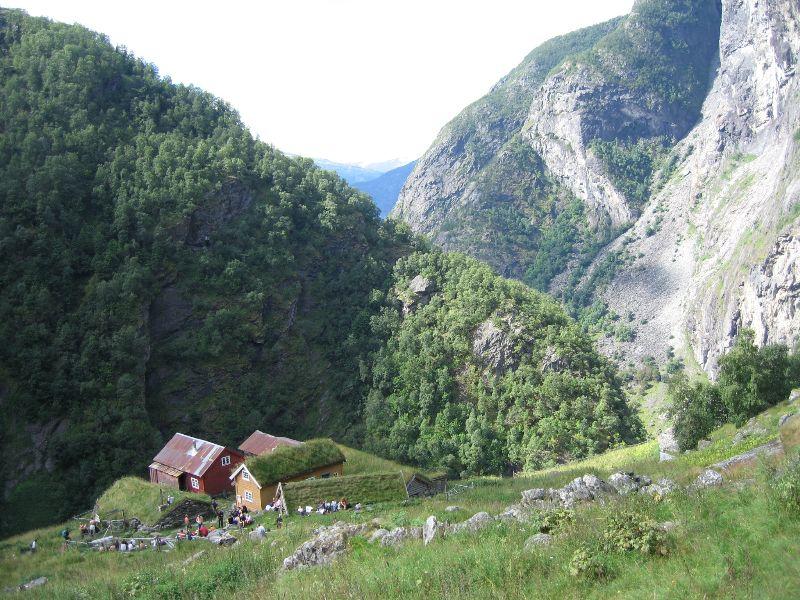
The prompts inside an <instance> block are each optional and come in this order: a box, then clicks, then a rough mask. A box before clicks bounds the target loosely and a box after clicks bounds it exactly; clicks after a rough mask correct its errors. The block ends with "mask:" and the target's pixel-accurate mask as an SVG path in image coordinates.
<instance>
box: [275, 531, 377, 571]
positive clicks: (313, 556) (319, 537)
mask: <svg viewBox="0 0 800 600" xmlns="http://www.w3.org/2000/svg"><path fill="white" fill-rule="evenodd" d="M368 529H369V525H365V524H359V525H354V524H350V523H342V522H337V523H334V524H333V525H331V526H329V527H320V528H319V529H317V530H315V536H314V537H313V538H311V539H310V540H308V541H307V542H304V543H303V544H302V545H301V546H300V547H299V548H297V550H295V551H294V552H293V553H292V554H291V555H289V556H287V557H286V558H285V559H283V568H284V569H285V570H287V571H289V570H292V569H299V568H305V567H313V566H320V565H329V564H331V563H332V562H333V561H334V559H336V558H337V557H338V556H340V555H342V554H344V553H345V552H346V551H347V540H348V539H349V538H351V537H352V536H354V535H359V534H362V533H364V532H365V531H366V530H368Z"/></svg>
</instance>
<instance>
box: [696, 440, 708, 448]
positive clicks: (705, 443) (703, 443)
mask: <svg viewBox="0 0 800 600" xmlns="http://www.w3.org/2000/svg"><path fill="white" fill-rule="evenodd" d="M709 446H711V440H700V441H699V442H697V449H698V450H705V449H706V448H708V447H709Z"/></svg>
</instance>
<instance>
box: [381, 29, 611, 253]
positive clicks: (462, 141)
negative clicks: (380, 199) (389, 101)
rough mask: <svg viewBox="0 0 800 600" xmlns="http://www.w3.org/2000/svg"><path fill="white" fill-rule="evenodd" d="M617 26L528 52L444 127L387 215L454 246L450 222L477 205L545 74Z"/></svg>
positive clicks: (577, 34)
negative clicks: (493, 166)
mask: <svg viewBox="0 0 800 600" xmlns="http://www.w3.org/2000/svg"><path fill="white" fill-rule="evenodd" d="M619 23H620V20H619V19H615V20H613V21H609V22H607V23H603V24H601V25H597V26H595V27H590V28H587V29H583V30H580V31H577V32H574V33H571V34H569V35H565V36H562V37H559V38H555V39H553V40H551V41H549V42H547V43H545V44H543V45H542V46H540V47H539V48H537V49H535V50H534V51H533V52H531V53H530V54H529V55H528V56H527V57H526V58H525V60H524V61H523V62H522V63H521V64H520V65H519V66H518V67H516V68H515V69H514V70H513V71H512V72H511V73H509V74H508V75H507V76H506V77H504V78H503V79H502V80H500V81H499V82H498V83H497V84H496V85H495V86H494V88H492V90H491V91H490V92H489V94H487V95H486V96H485V97H484V98H481V99H480V100H478V101H477V102H475V103H474V104H472V105H471V106H469V107H468V108H466V109H465V110H464V111H463V112H462V113H461V114H459V115H458V116H457V117H456V118H455V119H453V120H452V121H451V122H450V123H448V124H447V125H446V126H445V127H444V129H443V130H442V131H441V132H440V134H439V136H438V137H437V139H436V141H434V143H433V145H432V146H431V148H430V149H429V150H428V151H427V152H426V153H425V155H424V156H423V157H422V158H421V159H420V160H419V161H418V162H417V164H416V166H415V168H414V170H413V171H412V173H411V175H410V176H409V178H408V180H407V181H406V183H405V185H404V187H403V190H402V191H401V192H400V197H399V198H398V201H397V204H396V205H395V208H394V209H393V211H392V213H391V215H392V216H393V217H396V218H400V219H403V220H405V221H406V222H408V223H409V224H410V225H411V226H412V228H413V229H414V230H415V231H419V232H423V233H426V234H429V235H432V236H433V237H434V238H436V239H437V240H439V241H441V242H443V243H444V245H445V246H450V245H452V246H456V245H457V244H458V239H457V238H456V237H453V238H452V239H451V238H446V236H445V235H444V230H445V229H447V227H446V226H445V223H446V221H447V219H448V217H452V216H453V215H452V213H453V212H455V211H457V210H458V209H459V208H463V207H467V206H470V205H474V204H476V203H479V202H480V196H481V195H482V191H483V190H482V182H483V180H485V179H487V177H482V175H483V174H484V172H485V171H487V167H489V165H490V164H498V163H499V164H502V163H503V161H504V160H505V159H506V156H507V154H508V152H507V151H506V152H503V149H504V147H505V145H506V144H507V143H508V142H509V141H510V140H512V138H514V136H515V134H517V133H518V132H519V131H520V130H521V128H522V126H523V124H524V122H525V119H526V117H527V114H528V110H529V108H530V104H531V101H532V99H533V97H534V96H535V94H536V93H537V91H538V90H539V88H540V87H541V85H542V83H543V82H544V80H545V79H546V78H547V75H548V73H549V72H550V71H551V70H552V69H553V68H554V67H556V66H558V64H559V63H561V62H562V61H563V60H564V58H565V57H567V56H569V55H570V54H574V53H577V52H583V51H585V50H588V49H589V48H591V47H592V46H593V45H594V44H595V43H596V42H597V41H598V40H599V39H601V38H602V37H603V36H605V35H606V34H608V33H609V32H610V31H613V29H614V28H615V27H617V26H618V25H619ZM489 171H491V169H489Z"/></svg>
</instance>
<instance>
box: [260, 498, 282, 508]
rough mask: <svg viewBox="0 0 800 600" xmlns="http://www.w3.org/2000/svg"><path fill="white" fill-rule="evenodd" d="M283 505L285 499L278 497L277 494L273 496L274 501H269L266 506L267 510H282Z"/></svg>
mask: <svg viewBox="0 0 800 600" xmlns="http://www.w3.org/2000/svg"><path fill="white" fill-rule="evenodd" d="M282 507H283V500H281V499H280V498H278V497H277V496H276V497H275V498H273V500H272V502H268V503H267V505H266V506H265V507H264V511H265V512H272V511H276V512H280V510H281V508H282Z"/></svg>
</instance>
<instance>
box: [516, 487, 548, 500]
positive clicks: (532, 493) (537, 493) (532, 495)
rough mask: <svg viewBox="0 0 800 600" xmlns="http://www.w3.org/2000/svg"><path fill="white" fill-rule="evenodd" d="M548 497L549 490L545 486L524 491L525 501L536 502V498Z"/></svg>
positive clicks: (523, 497) (523, 498)
mask: <svg viewBox="0 0 800 600" xmlns="http://www.w3.org/2000/svg"><path fill="white" fill-rule="evenodd" d="M545 497H547V490H545V489H544V488H533V489H532V490H525V491H523V492H522V500H523V502H534V501H536V500H544V499H545Z"/></svg>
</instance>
